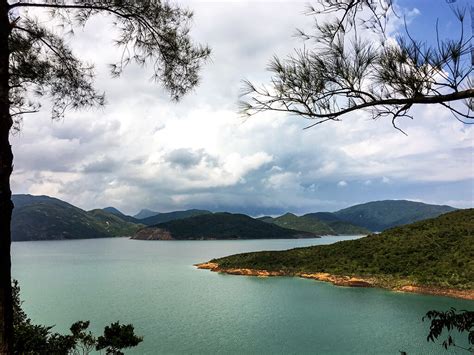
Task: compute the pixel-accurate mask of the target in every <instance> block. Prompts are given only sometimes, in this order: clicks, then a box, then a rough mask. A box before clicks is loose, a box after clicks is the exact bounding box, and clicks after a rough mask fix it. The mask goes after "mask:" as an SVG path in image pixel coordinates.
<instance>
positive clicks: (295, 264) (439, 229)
mask: <svg viewBox="0 0 474 355" xmlns="http://www.w3.org/2000/svg"><path fill="white" fill-rule="evenodd" d="M212 261H213V262H217V263H218V264H219V266H220V267H221V268H224V269H225V268H251V269H265V270H269V271H280V270H282V271H285V272H288V273H297V272H306V273H315V272H328V273H331V274H335V275H350V276H366V277H367V276H372V277H377V278H379V279H381V280H385V282H388V283H392V284H394V283H396V282H398V280H409V281H411V282H413V283H415V284H422V285H432V286H441V287H454V288H461V289H474V209H469V210H459V211H455V212H450V213H447V214H444V215H442V216H439V217H437V218H433V219H429V220H426V221H421V222H416V223H413V224H411V225H406V226H402V227H396V228H393V229H390V230H387V231H385V232H383V233H381V234H377V235H370V236H368V237H365V238H361V239H358V240H352V241H343V242H338V243H335V244H332V245H322V246H314V247H307V248H298V249H292V250H288V251H272V252H268V251H264V252H257V253H245V254H238V255H233V256H229V257H225V258H220V259H215V260H212Z"/></svg>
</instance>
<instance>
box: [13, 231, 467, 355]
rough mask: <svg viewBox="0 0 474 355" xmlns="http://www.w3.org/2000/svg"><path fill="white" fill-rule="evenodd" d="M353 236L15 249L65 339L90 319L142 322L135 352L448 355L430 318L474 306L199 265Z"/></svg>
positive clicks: (26, 284) (97, 327)
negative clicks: (431, 334)
mask: <svg viewBox="0 0 474 355" xmlns="http://www.w3.org/2000/svg"><path fill="white" fill-rule="evenodd" d="M352 238H356V237H324V238H321V239H299V240H249V241H134V240H128V239H124V238H119V239H99V240H76V241H48V242H22V243H13V275H14V277H15V278H17V279H18V280H19V281H20V285H21V289H22V298H23V299H24V300H25V303H24V308H25V310H26V311H27V313H28V314H29V315H30V316H31V318H32V319H33V320H34V321H36V322H39V323H43V324H50V325H52V324H56V327H55V329H56V330H57V331H61V332H65V331H67V330H68V328H69V326H70V325H71V323H73V322H74V321H76V320H80V319H82V320H90V321H91V325H92V327H91V329H92V330H93V331H95V332H96V333H99V332H100V331H101V330H102V329H103V327H104V326H105V325H107V324H109V323H111V322H113V321H116V320H120V321H121V322H122V323H133V324H134V325H135V329H136V332H137V333H138V334H140V335H143V336H144V337H145V340H144V342H143V343H142V344H141V345H140V346H139V347H137V348H136V349H134V350H133V351H130V353H137V354H158V353H160V354H161V353H163V354H165V353H169V354H171V353H193V354H215V353H220V354H231V353H238V354H303V353H308V354H309V353H312V354H315V353H322V354H399V350H404V351H407V352H408V354H438V353H439V354H446V353H447V352H445V351H443V350H442V349H441V347H440V346H439V345H435V344H431V343H430V344H429V343H427V342H426V340H425V339H426V335H427V326H428V325H427V324H423V323H422V322H421V317H422V316H423V314H424V313H426V311H428V310H430V309H448V308H449V307H451V306H453V307H457V308H464V309H466V308H470V309H474V302H471V301H462V300H455V299H450V298H444V297H434V296H422V295H414V294H398V293H393V292H388V291H384V290H378V289H357V288H342V287H334V286H332V285H330V284H327V283H322V282H317V281H313V280H305V279H298V278H289V277H280V278H267V279H262V278H256V277H243V276H231V275H219V274H216V273H212V272H209V271H206V270H197V269H195V268H194V267H193V266H192V265H193V264H195V263H198V262H203V261H207V260H209V259H211V258H214V257H219V256H224V255H229V254H234V253H239V252H245V251H255V250H278V249H288V248H293V247H302V246H307V245H315V244H327V243H332V242H335V241H338V240H342V239H352Z"/></svg>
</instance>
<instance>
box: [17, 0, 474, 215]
mask: <svg viewBox="0 0 474 355" xmlns="http://www.w3.org/2000/svg"><path fill="white" fill-rule="evenodd" d="M459 2H461V3H462V1H461V0H459ZM179 3H180V4H182V5H183V6H187V7H189V8H190V9H192V10H193V11H194V20H193V25H192V31H191V34H192V37H193V38H194V39H195V41H196V42H199V43H207V44H208V45H209V46H210V47H211V48H212V55H211V60H210V61H209V62H207V63H206V65H205V67H204V68H203V70H202V72H201V83H200V85H199V86H198V87H197V88H195V89H194V90H193V91H192V92H191V93H190V94H188V95H187V96H186V97H184V98H183V99H182V100H181V101H180V102H178V103H175V102H172V101H170V98H169V96H168V95H167V93H166V92H165V91H164V90H163V88H162V87H161V86H160V85H157V84H156V83H154V82H152V81H151V80H150V77H151V74H152V73H151V71H150V70H149V69H147V68H139V67H136V66H134V65H131V66H129V67H128V68H127V69H126V70H125V72H124V74H123V75H122V76H121V77H120V78H118V79H113V78H111V77H110V75H109V72H108V67H107V65H108V64H109V63H112V62H114V61H115V59H116V58H117V56H118V55H119V54H118V51H117V49H116V48H114V47H113V45H112V41H113V35H114V30H113V27H112V25H111V23H110V21H109V20H107V19H106V18H103V17H95V18H93V19H91V20H90V22H88V23H87V25H86V26H85V28H84V29H82V28H81V29H77V30H76V31H75V35H74V36H72V37H68V40H67V41H68V43H69V44H70V45H71V47H72V48H73V50H74V52H75V53H76V54H77V56H79V57H80V58H82V59H83V60H85V61H87V62H90V63H94V64H95V69H96V73H97V78H96V87H97V89H98V90H99V91H104V92H105V93H106V99H107V105H106V106H105V107H103V108H100V109H87V110H82V111H77V112H76V111H72V112H68V113H67V115H66V117H65V118H64V119H62V120H60V121H52V120H51V118H50V112H49V111H48V103H47V102H45V103H44V109H43V110H42V111H41V112H40V113H37V114H34V115H27V116H25V118H24V121H23V123H22V126H21V131H20V132H19V133H16V134H14V135H12V137H11V143H12V145H13V151H14V155H15V160H14V173H13V176H12V191H13V193H29V194H34V195H49V196H53V197H57V198H60V199H63V200H65V201H67V202H69V203H72V204H74V205H76V206H78V207H81V208H83V209H86V210H88V209H93V208H103V207H106V206H114V207H116V208H118V209H119V210H121V211H122V212H124V213H127V214H132V215H133V214H135V213H137V212H138V211H139V210H141V209H143V208H147V209H151V210H154V211H158V212H167V211H172V210H179V209H187V208H204V209H209V210H212V211H229V212H240V213H247V214H250V215H254V216H259V215H265V214H271V215H276V214H280V213H284V212H287V211H291V212H294V213H297V214H302V213H307V212H316V211H335V210H338V209H341V208H345V207H348V206H350V205H354V204H358V203H363V202H368V201H374V200H383V199H408V200H414V201H421V202H426V203H434V204H448V205H451V206H454V207H459V208H467V207H472V206H473V205H474V196H473V194H474V192H473V191H474V179H473V177H474V164H473V154H472V151H473V142H474V131H473V129H474V128H473V127H472V126H468V125H465V124H462V123H460V122H458V121H457V120H455V119H454V118H453V117H452V115H451V114H450V113H449V112H447V111H445V110H442V109H440V108H439V107H437V106H430V107H418V108H417V109H416V110H415V111H413V113H414V119H413V120H403V121H401V122H400V127H401V128H403V130H404V131H405V132H406V133H407V134H408V135H407V136H405V135H403V134H401V133H400V132H398V131H396V130H395V129H393V127H392V126H391V122H390V121H388V120H377V121H374V120H372V119H371V117H370V116H369V115H368V114H367V113H354V114H352V115H350V116H346V117H344V119H343V121H342V122H329V123H327V124H323V125H320V126H318V127H315V128H313V129H309V130H303V128H304V127H305V126H306V125H307V124H308V122H307V121H305V120H304V119H302V118H300V117H295V116H290V115H286V114H281V113H269V112H267V113H262V114H259V115H256V116H252V117H250V118H244V117H242V116H240V115H239V113H238V107H237V102H238V99H239V92H240V90H241V88H242V80H243V79H250V80H251V81H254V82H256V83H265V82H268V79H269V74H268V72H267V71H266V70H265V69H266V67H267V64H268V62H269V60H270V59H271V57H272V56H273V55H278V56H280V57H285V56H287V55H289V54H291V53H293V51H294V48H301V47H302V46H303V45H306V46H310V45H311V44H304V43H303V42H302V41H301V40H300V39H298V38H295V36H294V34H295V29H296V28H302V29H310V28H311V26H312V23H313V21H314V19H313V18H312V17H310V16H306V15H304V10H305V6H306V5H307V2H306V1H295V0H292V1H263V0H262V1H257V0H254V1H251V2H250V1H248V2H247V1H198V0H189V1H182V2H179ZM398 6H399V9H400V11H402V13H403V14H406V18H407V19H408V21H409V27H410V30H412V31H413V33H416V35H417V36H419V37H420V38H424V39H427V40H431V38H432V35H433V28H434V25H435V23H436V19H437V18H439V19H440V33H441V34H442V35H443V34H444V35H446V36H448V35H450V34H452V33H453V30H456V28H455V27H454V26H455V21H454V20H453V19H454V17H452V16H449V15H446V14H447V13H448V14H449V8H448V7H447V5H446V3H445V1H442V0H435V1H433V0H417V1H415V0H413V1H411V0H410V1H408V0H403V1H399V2H398ZM391 26H392V27H391V29H390V31H391V35H393V36H395V35H396V33H397V31H402V30H403V28H402V26H401V23H400V21H399V22H395V23H393V24H392V25H391Z"/></svg>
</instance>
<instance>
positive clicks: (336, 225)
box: [259, 212, 370, 235]
mask: <svg viewBox="0 0 474 355" xmlns="http://www.w3.org/2000/svg"><path fill="white" fill-rule="evenodd" d="M320 214H321V215H324V216H325V215H326V214H329V215H331V218H328V217H325V219H326V220H323V219H320V218H319V217H318V216H319V215H320ZM259 219H260V220H261V221H263V222H267V223H273V224H276V225H278V226H280V227H284V228H290V229H294V230H300V231H306V232H310V233H314V234H316V235H350V234H352V235H354V234H368V233H370V231H369V230H368V229H366V228H363V227H360V226H356V225H353V224H351V223H349V222H345V221H342V220H340V219H339V218H337V217H336V216H334V215H332V214H330V213H329V212H320V213H310V214H306V215H304V216H299V217H298V216H296V215H294V214H293V213H286V214H284V215H282V216H280V217H276V218H272V217H269V216H264V217H261V218H259Z"/></svg>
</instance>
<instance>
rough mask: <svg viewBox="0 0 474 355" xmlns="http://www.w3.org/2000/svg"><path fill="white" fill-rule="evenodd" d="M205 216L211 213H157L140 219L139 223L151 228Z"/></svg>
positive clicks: (197, 211)
mask: <svg viewBox="0 0 474 355" xmlns="http://www.w3.org/2000/svg"><path fill="white" fill-rule="evenodd" d="M205 214H212V212H211V211H207V210H197V209H191V210H184V211H174V212H166V213H159V214H157V215H154V216H151V217H147V218H143V219H140V223H143V224H145V225H147V226H152V225H154V224H158V223H164V222H169V221H174V220H178V219H184V218H189V217H195V216H200V215H205Z"/></svg>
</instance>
